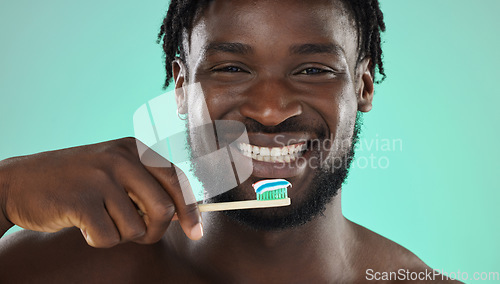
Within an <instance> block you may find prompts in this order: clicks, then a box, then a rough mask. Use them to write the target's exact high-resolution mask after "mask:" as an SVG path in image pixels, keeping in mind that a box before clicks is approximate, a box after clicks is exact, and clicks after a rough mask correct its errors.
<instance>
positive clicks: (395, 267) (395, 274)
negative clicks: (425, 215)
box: [352, 223, 461, 283]
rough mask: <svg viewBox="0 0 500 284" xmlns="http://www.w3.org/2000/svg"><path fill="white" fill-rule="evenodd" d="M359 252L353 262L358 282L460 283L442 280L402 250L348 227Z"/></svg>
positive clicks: (369, 231)
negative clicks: (355, 263) (356, 265)
mask: <svg viewBox="0 0 500 284" xmlns="http://www.w3.org/2000/svg"><path fill="white" fill-rule="evenodd" d="M352 224H353V225H354V228H355V229H354V230H355V232H356V236H357V238H356V242H359V244H358V246H357V247H359V250H357V252H356V253H355V258H356V261H357V263H358V266H359V270H358V271H359V276H360V278H359V280H363V281H360V282H365V281H366V282H368V283H369V282H373V281H375V282H377V283H379V282H380V283H392V282H398V281H401V280H415V281H418V282H419V283H461V282H459V281H452V280H451V279H445V278H443V277H442V276H441V275H439V274H438V273H437V272H435V271H434V270H433V269H432V268H431V267H429V266H428V265H427V264H425V262H424V261H422V260H421V259H420V258H419V257H418V256H417V255H415V254H414V253H412V252H411V251H409V250H408V249H406V248H404V247H403V246H401V245H399V244H397V243H395V242H393V241H391V240H389V239H387V238H385V237H383V236H381V235H379V234H377V233H375V232H373V231H371V230H369V229H367V228H365V227H363V226H360V225H358V224H355V223H352Z"/></svg>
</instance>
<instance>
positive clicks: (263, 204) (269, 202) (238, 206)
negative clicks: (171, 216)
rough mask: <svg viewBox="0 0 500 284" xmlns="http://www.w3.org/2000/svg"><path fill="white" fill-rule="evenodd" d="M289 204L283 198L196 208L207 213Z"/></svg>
mask: <svg viewBox="0 0 500 284" xmlns="http://www.w3.org/2000/svg"><path fill="white" fill-rule="evenodd" d="M290 204H291V201H290V198H284V199H276V200H245V201H233V202H221V203H207V204H200V205H198V208H199V209H200V212H208V211H224V210H239V209H252V208H268V207H280V206H288V205H290Z"/></svg>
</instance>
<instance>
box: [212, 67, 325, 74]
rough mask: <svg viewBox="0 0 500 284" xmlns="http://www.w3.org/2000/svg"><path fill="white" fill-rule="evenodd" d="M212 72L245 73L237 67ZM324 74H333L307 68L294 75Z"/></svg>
mask: <svg viewBox="0 0 500 284" xmlns="http://www.w3.org/2000/svg"><path fill="white" fill-rule="evenodd" d="M312 70H315V72H312V73H308V71H312ZM212 71H213V72H226V73H238V72H246V71H245V70H244V69H242V68H240V67H237V66H225V67H222V68H216V69H212ZM325 73H333V71H332V70H329V69H323V68H318V67H308V68H305V69H303V70H302V71H299V72H297V73H296V75H310V76H314V75H321V74H325Z"/></svg>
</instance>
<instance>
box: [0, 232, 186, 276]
mask: <svg viewBox="0 0 500 284" xmlns="http://www.w3.org/2000/svg"><path fill="white" fill-rule="evenodd" d="M164 246H165V244H164V243H162V242H159V243H157V244H154V245H137V244H132V243H129V244H122V245H118V246H115V247H113V248H109V249H97V248H93V247H90V246H88V245H87V243H86V242H85V240H84V239H83V237H82V236H81V234H80V231H79V230H78V229H74V228H71V229H65V230H62V231H60V232H57V233H52V234H49V233H38V232H31V231H21V232H17V233H14V234H12V235H9V236H6V237H4V238H2V239H1V240H0V283H141V282H142V281H144V280H148V283H157V282H158V283H159V282H164V280H165V277H166V276H168V274H169V271H174V269H175V270H178V267H175V268H174V267H172V265H175V262H173V261H170V260H169V258H167V257H165V254H164V253H163V252H166V251H167V249H166V248H165V247H164ZM171 276H175V275H174V274H172V275H171ZM167 278H168V277H167ZM141 280H142V281H141ZM162 280H163V281H162Z"/></svg>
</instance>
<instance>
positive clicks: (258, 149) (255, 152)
mask: <svg viewBox="0 0 500 284" xmlns="http://www.w3.org/2000/svg"><path fill="white" fill-rule="evenodd" d="M252 152H253V153H254V154H259V153H260V148H259V147H257V146H253V148H252Z"/></svg>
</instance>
